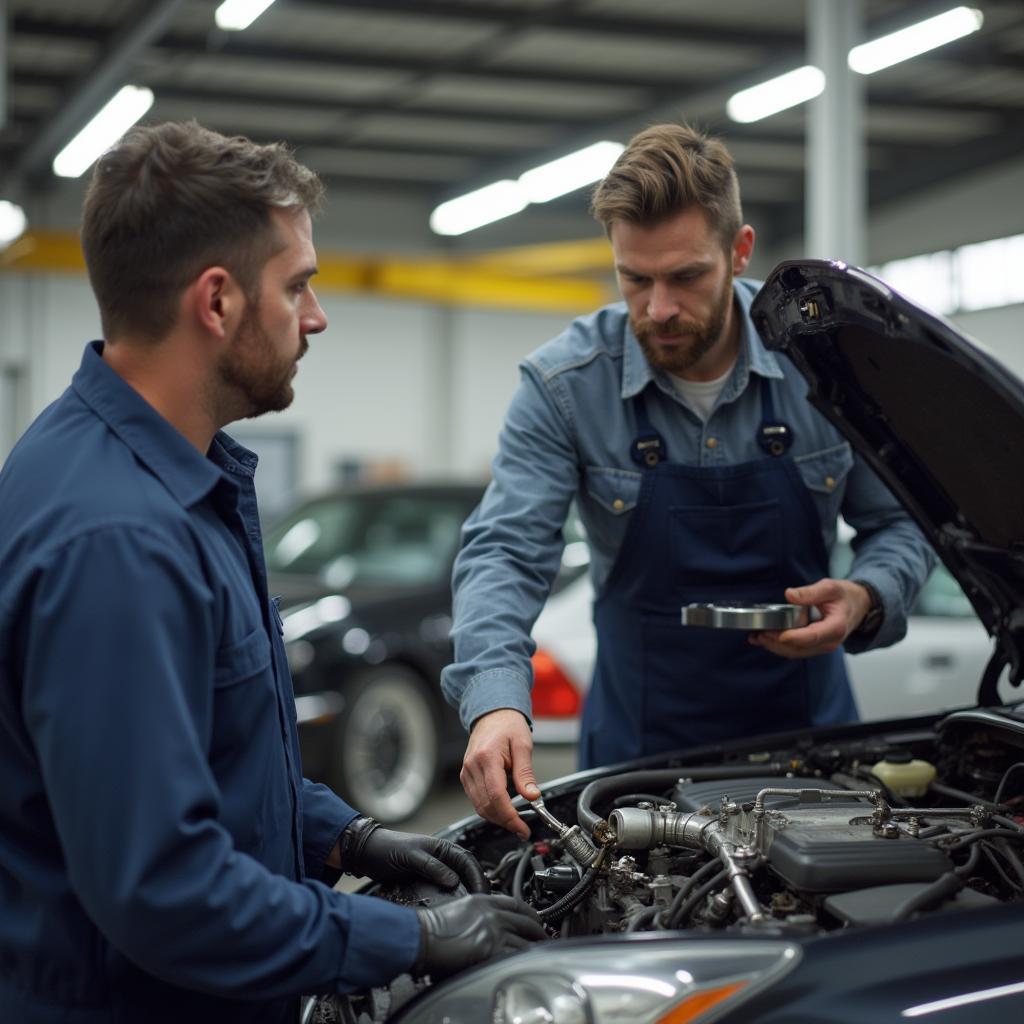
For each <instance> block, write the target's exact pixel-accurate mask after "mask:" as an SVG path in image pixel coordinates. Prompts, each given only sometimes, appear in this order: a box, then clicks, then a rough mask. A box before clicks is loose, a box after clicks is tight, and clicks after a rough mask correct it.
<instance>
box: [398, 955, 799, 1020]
mask: <svg viewBox="0 0 1024 1024" xmlns="http://www.w3.org/2000/svg"><path fill="white" fill-rule="evenodd" d="M799 959H800V951H799V947H797V946H794V945H792V944H790V943H786V942H759V941H756V940H751V941H731V940H724V941H718V940H706V939H705V940H699V941H695V940H685V939H684V940H679V939H665V938H662V937H661V936H651V937H650V938H649V939H648V937H647V936H643V935H638V936H635V937H631V939H630V940H629V941H622V940H612V941H610V942H605V941H599V942H596V943H592V944H587V945H574V944H573V943H572V942H571V941H570V942H565V943H561V944H559V946H558V948H557V949H553V948H552V947H551V946H549V945H541V946H536V947H534V948H532V949H530V950H529V951H527V952H524V953H519V954H517V955H516V956H513V957H508V958H506V959H504V960H499V961H496V962H494V963H491V964H486V965H485V966H483V967H481V968H479V969H477V970H475V971H473V972H472V973H467V974H466V975H465V976H464V977H461V978H454V979H452V980H451V981H448V982H446V983H444V984H442V985H439V986H436V987H435V988H434V989H432V990H431V991H430V992H429V993H427V994H426V995H425V996H423V997H421V998H420V999H419V1000H417V1001H416V1002H415V1003H414V1004H413V1005H412V1006H410V1007H409V1009H408V1011H407V1012H406V1013H405V1014H403V1015H401V1017H400V1019H401V1021H402V1024H427V1022H428V1021H429V1022H434V1021H441V1020H443V1021H445V1022H446V1024H477V1022H479V1021H480V1020H488V1021H492V1022H493V1024H695V1022H698V1021H700V1022H703V1021H707V1020H709V1019H711V1018H712V1017H713V1016H717V1015H718V1014H719V1013H720V1012H722V1011H724V1010H725V1009H726V1008H728V1009H730V1010H731V1009H733V1008H734V1007H735V1006H736V1005H737V1004H738V1003H740V1002H743V1001H745V1000H746V999H748V998H749V997H750V996H752V995H753V994H754V993H756V992H759V991H761V990H762V989H763V988H764V987H765V986H766V985H770V984H772V983H773V982H775V981H777V980H778V979H779V978H781V977H782V975H784V974H786V973H788V972H789V971H790V970H791V969H792V968H793V967H795V966H796V964H797V963H798V962H799ZM485 1006H486V1007H488V1008H489V1011H490V1012H489V1013H488V1014H487V1015H485V1014H484V1013H483V1008H484V1007H485Z"/></svg>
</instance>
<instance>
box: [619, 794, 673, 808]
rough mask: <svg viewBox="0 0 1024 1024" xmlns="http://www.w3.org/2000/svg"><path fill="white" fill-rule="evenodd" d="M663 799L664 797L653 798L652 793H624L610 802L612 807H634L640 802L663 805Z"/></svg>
mask: <svg viewBox="0 0 1024 1024" xmlns="http://www.w3.org/2000/svg"><path fill="white" fill-rule="evenodd" d="M665 799H666V798H665V797H663V796H655V795H654V794H653V793H624V794H623V795H622V796H617V797H616V798H615V799H614V800H613V801H612V807H635V806H636V805H637V804H638V803H641V802H642V801H646V802H647V803H650V804H663V803H665Z"/></svg>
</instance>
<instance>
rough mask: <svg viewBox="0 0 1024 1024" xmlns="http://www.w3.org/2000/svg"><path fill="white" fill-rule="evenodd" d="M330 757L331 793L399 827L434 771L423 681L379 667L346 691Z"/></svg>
mask: <svg viewBox="0 0 1024 1024" xmlns="http://www.w3.org/2000/svg"><path fill="white" fill-rule="evenodd" d="M345 696H346V700H347V706H346V708H345V710H344V711H343V712H342V716H341V720H340V722H339V727H338V732H337V734H336V746H335V749H334V752H333V761H334V765H335V771H334V773H333V780H332V781H333V783H334V788H335V789H337V790H338V792H340V793H341V794H342V795H343V796H344V797H345V798H346V799H347V800H348V802H349V803H351V804H352V806H353V807H354V808H356V810H358V811H360V812H361V813H362V814H368V815H370V816H371V817H373V818H376V819H377V820H378V821H381V822H391V823H393V822H398V821H404V820H405V819H406V818H408V817H410V816H411V815H413V814H415V813H416V812H417V811H418V810H419V809H420V807H421V806H422V805H423V802H424V800H426V798H427V794H428V793H429V792H430V788H431V786H432V785H433V783H434V779H435V777H436V776H437V770H438V738H437V717H436V714H435V710H434V705H433V702H432V701H431V699H430V696H429V694H428V692H427V688H426V684H425V683H424V681H423V679H422V678H421V677H420V676H419V675H417V674H416V673H415V672H412V671H411V670H410V669H407V668H405V667H403V666H401V665H383V666H381V667H380V668H376V669H372V670H371V671H369V672H367V673H365V674H364V675H362V676H360V677H359V678H358V679H356V680H353V683H352V685H351V686H350V687H346V692H345Z"/></svg>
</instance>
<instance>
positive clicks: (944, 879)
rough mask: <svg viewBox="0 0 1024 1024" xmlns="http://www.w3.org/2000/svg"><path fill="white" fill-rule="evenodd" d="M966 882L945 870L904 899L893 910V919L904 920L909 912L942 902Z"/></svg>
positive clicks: (908, 915)
mask: <svg viewBox="0 0 1024 1024" xmlns="http://www.w3.org/2000/svg"><path fill="white" fill-rule="evenodd" d="M966 884H967V883H966V882H964V880H963V879H962V878H960V876H959V875H957V874H954V872H952V871H947V872H946V873H945V874H944V875H939V877H938V878H936V879H935V881H934V882H932V883H931V885H928V886H925V888H923V889H922V890H921V891H920V892H917V893H915V894H914V895H913V896H911V897H910V899H908V900H904V901H903V902H902V903H900V904H899V905H898V906H897V907H896V909H895V910H894V911H893V915H892V920H893V921H905V920H906V919H907V918H908V917H910V916H911V914H916V913H917V912H918V911H919V910H928V909H929V908H930V907H933V906H937V905H938V904H940V903H944V902H945V901H946V900H948V899H949V898H950V897H951V896H955V895H956V894H957V893H958V892H959V891H960V890H961V889H962V888H963V887H964V886H965V885H966Z"/></svg>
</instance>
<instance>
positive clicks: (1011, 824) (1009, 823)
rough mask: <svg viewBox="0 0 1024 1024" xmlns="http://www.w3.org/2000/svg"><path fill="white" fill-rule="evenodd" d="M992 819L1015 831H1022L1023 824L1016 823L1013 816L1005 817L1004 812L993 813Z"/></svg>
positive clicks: (1023, 830) (1023, 828)
mask: <svg viewBox="0 0 1024 1024" xmlns="http://www.w3.org/2000/svg"><path fill="white" fill-rule="evenodd" d="M992 820H993V821H994V822H995V823H996V824H997V825H1002V826H1003V827H1004V828H1012V829H1013V830H1014V831H1015V832H1024V825H1021V824H1018V823H1017V822H1016V821H1014V820H1013V818H1007V817H1006V815H1004V814H993V815H992Z"/></svg>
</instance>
